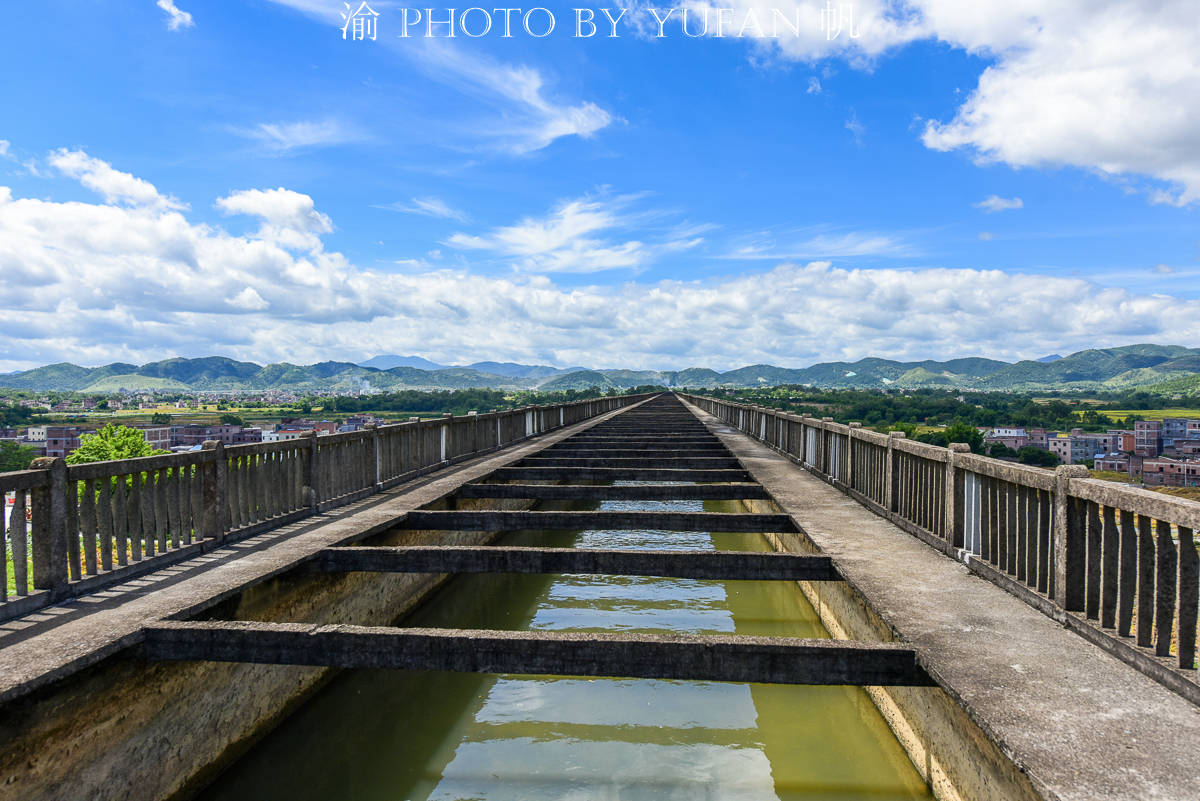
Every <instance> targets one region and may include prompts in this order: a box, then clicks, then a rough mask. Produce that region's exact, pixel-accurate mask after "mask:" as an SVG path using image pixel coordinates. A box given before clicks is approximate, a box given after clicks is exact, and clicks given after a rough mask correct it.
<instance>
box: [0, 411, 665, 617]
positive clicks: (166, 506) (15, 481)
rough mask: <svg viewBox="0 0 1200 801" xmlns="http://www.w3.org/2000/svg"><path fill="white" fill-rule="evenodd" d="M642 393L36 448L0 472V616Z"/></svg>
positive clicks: (314, 509)
mask: <svg viewBox="0 0 1200 801" xmlns="http://www.w3.org/2000/svg"><path fill="white" fill-rule="evenodd" d="M647 397H649V396H648V395H629V396H620V397H605V398H594V399H590V400H584V401H577V402H574V403H564V404H557V405H549V406H532V407H526V408H522V409H515V410H512V411H506V412H492V413H488V414H470V415H465V416H462V417H453V416H451V415H445V416H443V417H442V418H440V419H433V420H420V421H411V422H406V423H398V424H394V425H385V426H380V427H378V428H368V429H365V430H363V431H355V432H349V433H343V434H332V435H330V436H321V437H318V436H313V435H309V436H305V437H302V438H299V439H294V440H287V441H282V442H264V443H256V444H252V445H234V446H231V447H225V446H224V445H222V444H221V443H220V442H216V441H209V442H205V443H204V445H203V446H202V449H201V450H198V451H190V452H187V453H177V454H169V455H162V456H148V457H144V458H140V459H123V460H120V461H112V462H91V463H87V464H78V465H68V464H66V462H65V461H64V460H63V459H61V458H41V459H36V460H34V463H33V465H32V468H33V469H30V470H21V471H18V472H12V473H0V498H2V499H4V502H5V503H6V504H7V503H8V501H9V499H11V500H12V501H13V503H12V505H11V506H9V507H8V508H9V509H10V512H9V513H8V515H7V517H8V522H7V525H6V523H5V519H4V517H0V554H6V555H7V556H9V557H10V560H9V559H6V560H0V619H4V618H9V617H13V616H15V615H20V614H24V613H26V612H28V611H30V610H33V609H37V608H39V607H42V606H46V605H47V604H49V603H53V602H55V601H58V600H61V599H63V598H67V597H71V596H77V595H81V594H83V593H86V592H90V591H92V590H95V589H97V588H99V587H101V586H104V585H107V584H112V583H115V582H118V581H124V580H126V579H129V578H132V577H134V576H137V575H140V574H142V573H146V572H149V571H151V570H157V569H158V568H160V567H163V566H164V565H167V564H170V563H172V562H177V561H181V560H183V559H187V558H189V557H191V556H193V555H195V554H197V553H202V552H204V551H208V550H212V549H213V548H216V547H219V546H220V545H222V544H224V543H226V542H229V541H232V540H235V539H242V538H245V537H249V536H252V535H254V534H257V533H260V532H263V531H267V530H270V529H274V528H278V527H280V526H284V525H287V524H288V523H291V522H294V521H296V520H300V519H302V518H305V517H309V516H311V515H314V514H316V513H318V512H320V511H324V510H326V509H330V508H333V507H336V506H341V505H343V504H347V503H350V502H352V501H355V500H358V499H359V498H363V497H366V496H368V495H371V494H373V493H376V492H380V491H382V490H385V489H388V488H390V487H392V486H395V485H396V484H399V483H401V482H404V481H407V480H410V479H412V478H415V477H417V476H419V475H421V474H423V473H427V472H429V471H431V470H435V469H437V468H439V467H443V466H445V465H448V464H451V463H453V462H455V461H459V460H462V459H465V458H468V457H471V456H475V455H478V454H481V453H486V452H488V451H492V450H495V449H497V448H501V447H505V446H507V445H511V444H513V443H515V442H520V441H521V440H524V439H527V438H529V437H532V436H536V435H538V434H541V433H544V432H547V431H551V430H553V429H556V428H560V427H562V426H567V425H571V424H573V423H578V422H580V421H583V420H586V419H588V418H591V417H595V416H596V415H599V414H604V413H605V412H609V411H613V410H614V409H618V408H621V407H623V406H627V405H630V404H632V403H636V402H638V401H640V400H643V399H645V398H647ZM10 565H11V566H10ZM10 570H11V575H10V573H9V571H10ZM10 581H11V583H12V584H13V585H15V588H14V589H12V590H10V589H9V584H10Z"/></svg>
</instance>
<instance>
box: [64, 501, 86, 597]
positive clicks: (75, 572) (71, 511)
mask: <svg viewBox="0 0 1200 801" xmlns="http://www.w3.org/2000/svg"><path fill="white" fill-rule="evenodd" d="M64 494H65V496H66V497H64V498H63V502H64V504H65V505H64V509H65V510H66V513H67V526H66V528H67V560H68V565H67V568H68V576H69V578H70V580H71V581H79V579H81V578H82V577H83V574H82V568H83V555H82V554H81V553H80V548H81V547H82V543H81V542H80V540H81V539H82V538H83V533H82V532H81V531H80V526H79V482H78V481H67V482H66V491H65V493H64Z"/></svg>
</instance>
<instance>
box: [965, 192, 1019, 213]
mask: <svg viewBox="0 0 1200 801" xmlns="http://www.w3.org/2000/svg"><path fill="white" fill-rule="evenodd" d="M974 205H975V208H977V209H983V210H984V211H986V212H987V213H988V214H994V213H996V212H997V211H1008V210H1010V209H1021V208H1024V207H1025V202H1024V201H1022V200H1021V198H1019V197H1014V198H1006V197H1000V196H999V195H988V196H987V197H985V198H984V199H983V200H981V201H979V202H978V203H976V204H974Z"/></svg>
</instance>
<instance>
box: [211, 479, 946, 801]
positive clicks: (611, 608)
mask: <svg viewBox="0 0 1200 801" xmlns="http://www.w3.org/2000/svg"><path fill="white" fill-rule="evenodd" d="M548 506H549V505H543V507H542V508H548ZM574 508H578V506H575V507H574ZM592 508H599V509H611V510H645V511H667V510H672V511H701V510H702V509H705V508H707V509H708V510H709V511H721V510H727V511H731V509H727V508H724V507H723V506H722V505H721V504H719V503H718V504H714V503H712V502H709V503H701V502H700V501H663V502H635V503H631V502H617V501H612V502H603V503H601V504H599V505H598V506H594V507H592ZM502 542H503V543H504V544H508V545H541V546H555V547H569V546H578V547H590V548H654V549H667V548H678V549H685V550H692V549H695V550H700V549H729V550H767V545H766V543H765V542H764V541H763V540H762V538H761V537H760V536H759V535H756V534H720V533H711V534H710V533H689V532H682V533H681V532H660V531H582V532H517V533H512V534H509V535H506V536H505V538H504V539H503V540H502ZM404 623H405V625H414V626H436V627H456V628H481V629H508V630H523V629H534V630H556V631H558V630H572V631H629V632H662V631H675V632H685V633H696V634H704V633H726V634H755V635H775V636H787V637H827V636H828V634H827V633H826V632H825V630H824V628H823V627H822V626H821V624H820V622H819V620H818V619H817V616H816V613H815V612H814V611H813V609H812V607H811V606H810V605H809V604H808V602H807V600H806V599H805V598H804V596H803V595H802V594H801V593H800V591H799V589H798V588H797V587H796V585H795V584H793V583H791V582H777V581H768V582H750V581H696V580H691V579H664V578H653V577H637V576H584V575H566V576H540V575H512V574H503V575H474V574H473V575H463V576H458V577H456V578H454V579H452V580H451V581H449V582H447V583H446V584H445V585H444V586H443V588H442V589H441V590H439V591H438V592H437V593H436V594H435V595H434V596H433V597H432V598H431V599H430V600H428V601H427V602H426V603H425V604H423V605H422V606H421V607H420V608H419V609H418V610H416V611H415V612H414V613H413V614H412V615H410V616H409V617H408V618H406V619H405V621H404ZM201 797H202V798H204V799H205V800H206V801H232V800H233V799H239V800H241V799H256V801H257V800H260V799H287V800H288V801H302V800H305V799H314V800H315V799H321V801H331V800H335V799H355V801H426V800H428V801H467V799H470V800H471V801H543V800H545V801H550V800H551V799H554V800H555V801H651V799H670V800H671V801H675V800H676V799H678V800H679V801H685V800H686V801H697V800H704V801H709V800H711V801H724V800H726V799H728V800H729V801H800V800H801V799H803V800H804V801H818V800H821V801H834V800H835V799H836V800H837V801H847V800H848V799H871V800H872V801H900V799H926V798H931V797H932V796H931V795H930V793H929V791H928V789H927V788H926V786H925V784H924V783H923V782H922V781H921V779H920V777H919V776H918V775H917V772H916V771H915V770H914V769H913V767H912V765H911V764H910V763H909V761H908V758H907V757H906V755H905V754H904V752H903V750H902V749H901V747H900V745H899V743H898V742H897V741H896V740H895V738H894V737H893V735H892V733H891V731H890V730H889V729H888V727H887V725H886V724H885V723H884V721H883V719H882V718H881V717H880V715H879V713H878V711H877V710H876V709H875V707H874V706H873V705H872V704H871V702H870V700H869V699H868V698H867V696H866V694H865V693H863V691H862V690H860V689H859V688H856V687H808V686H789V685H765V684H733V683H722V682H698V681H662V680H649V679H591V678H571V677H548V676H512V675H503V676H486V675H477V674H463V673H428V672H404V671H348V672H345V673H343V674H341V675H340V676H338V677H337V678H336V679H334V680H333V681H332V682H330V683H329V684H328V685H326V686H325V687H324V688H323V689H322V690H321V691H319V692H318V693H317V694H315V695H314V696H313V697H312V698H311V699H310V700H309V701H307V702H306V703H305V704H304V705H303V706H302V707H301V708H300V709H298V710H297V711H296V712H295V713H294V714H293V715H292V716H291V717H289V718H288V719H287V720H286V721H284V723H283V724H281V725H280V726H279V727H278V728H277V729H275V730H274V731H272V732H271V733H270V734H269V735H267V736H266V737H265V738H264V739H263V740H262V741H260V742H259V743H258V744H257V745H256V746H255V747H254V748H253V749H251V751H250V752H249V753H247V754H246V755H245V756H244V757H243V758H242V759H241V760H239V761H238V762H237V763H235V764H234V765H233V766H231V767H230V768H229V770H227V771H226V772H225V773H224V774H222V775H221V776H220V777H219V778H218V779H217V780H216V782H214V783H213V784H212V785H211V786H210V787H209V788H208V789H207V791H206V792H205V793H204V794H203V795H202V796H201Z"/></svg>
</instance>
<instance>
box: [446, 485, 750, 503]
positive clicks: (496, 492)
mask: <svg viewBox="0 0 1200 801" xmlns="http://www.w3.org/2000/svg"><path fill="white" fill-rule="evenodd" d="M458 497H460V498H537V499H539V500H545V501H696V500H703V501H733V500H740V499H742V498H760V499H766V498H769V497H770V496H769V495H768V494H767V491H766V490H765V489H763V487H762V485H761V484H747V483H738V484H638V485H634V486H628V487H624V486H623V487H614V486H596V485H590V484H464V485H463V486H462V487H461V488H460V489H459V491H458Z"/></svg>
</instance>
